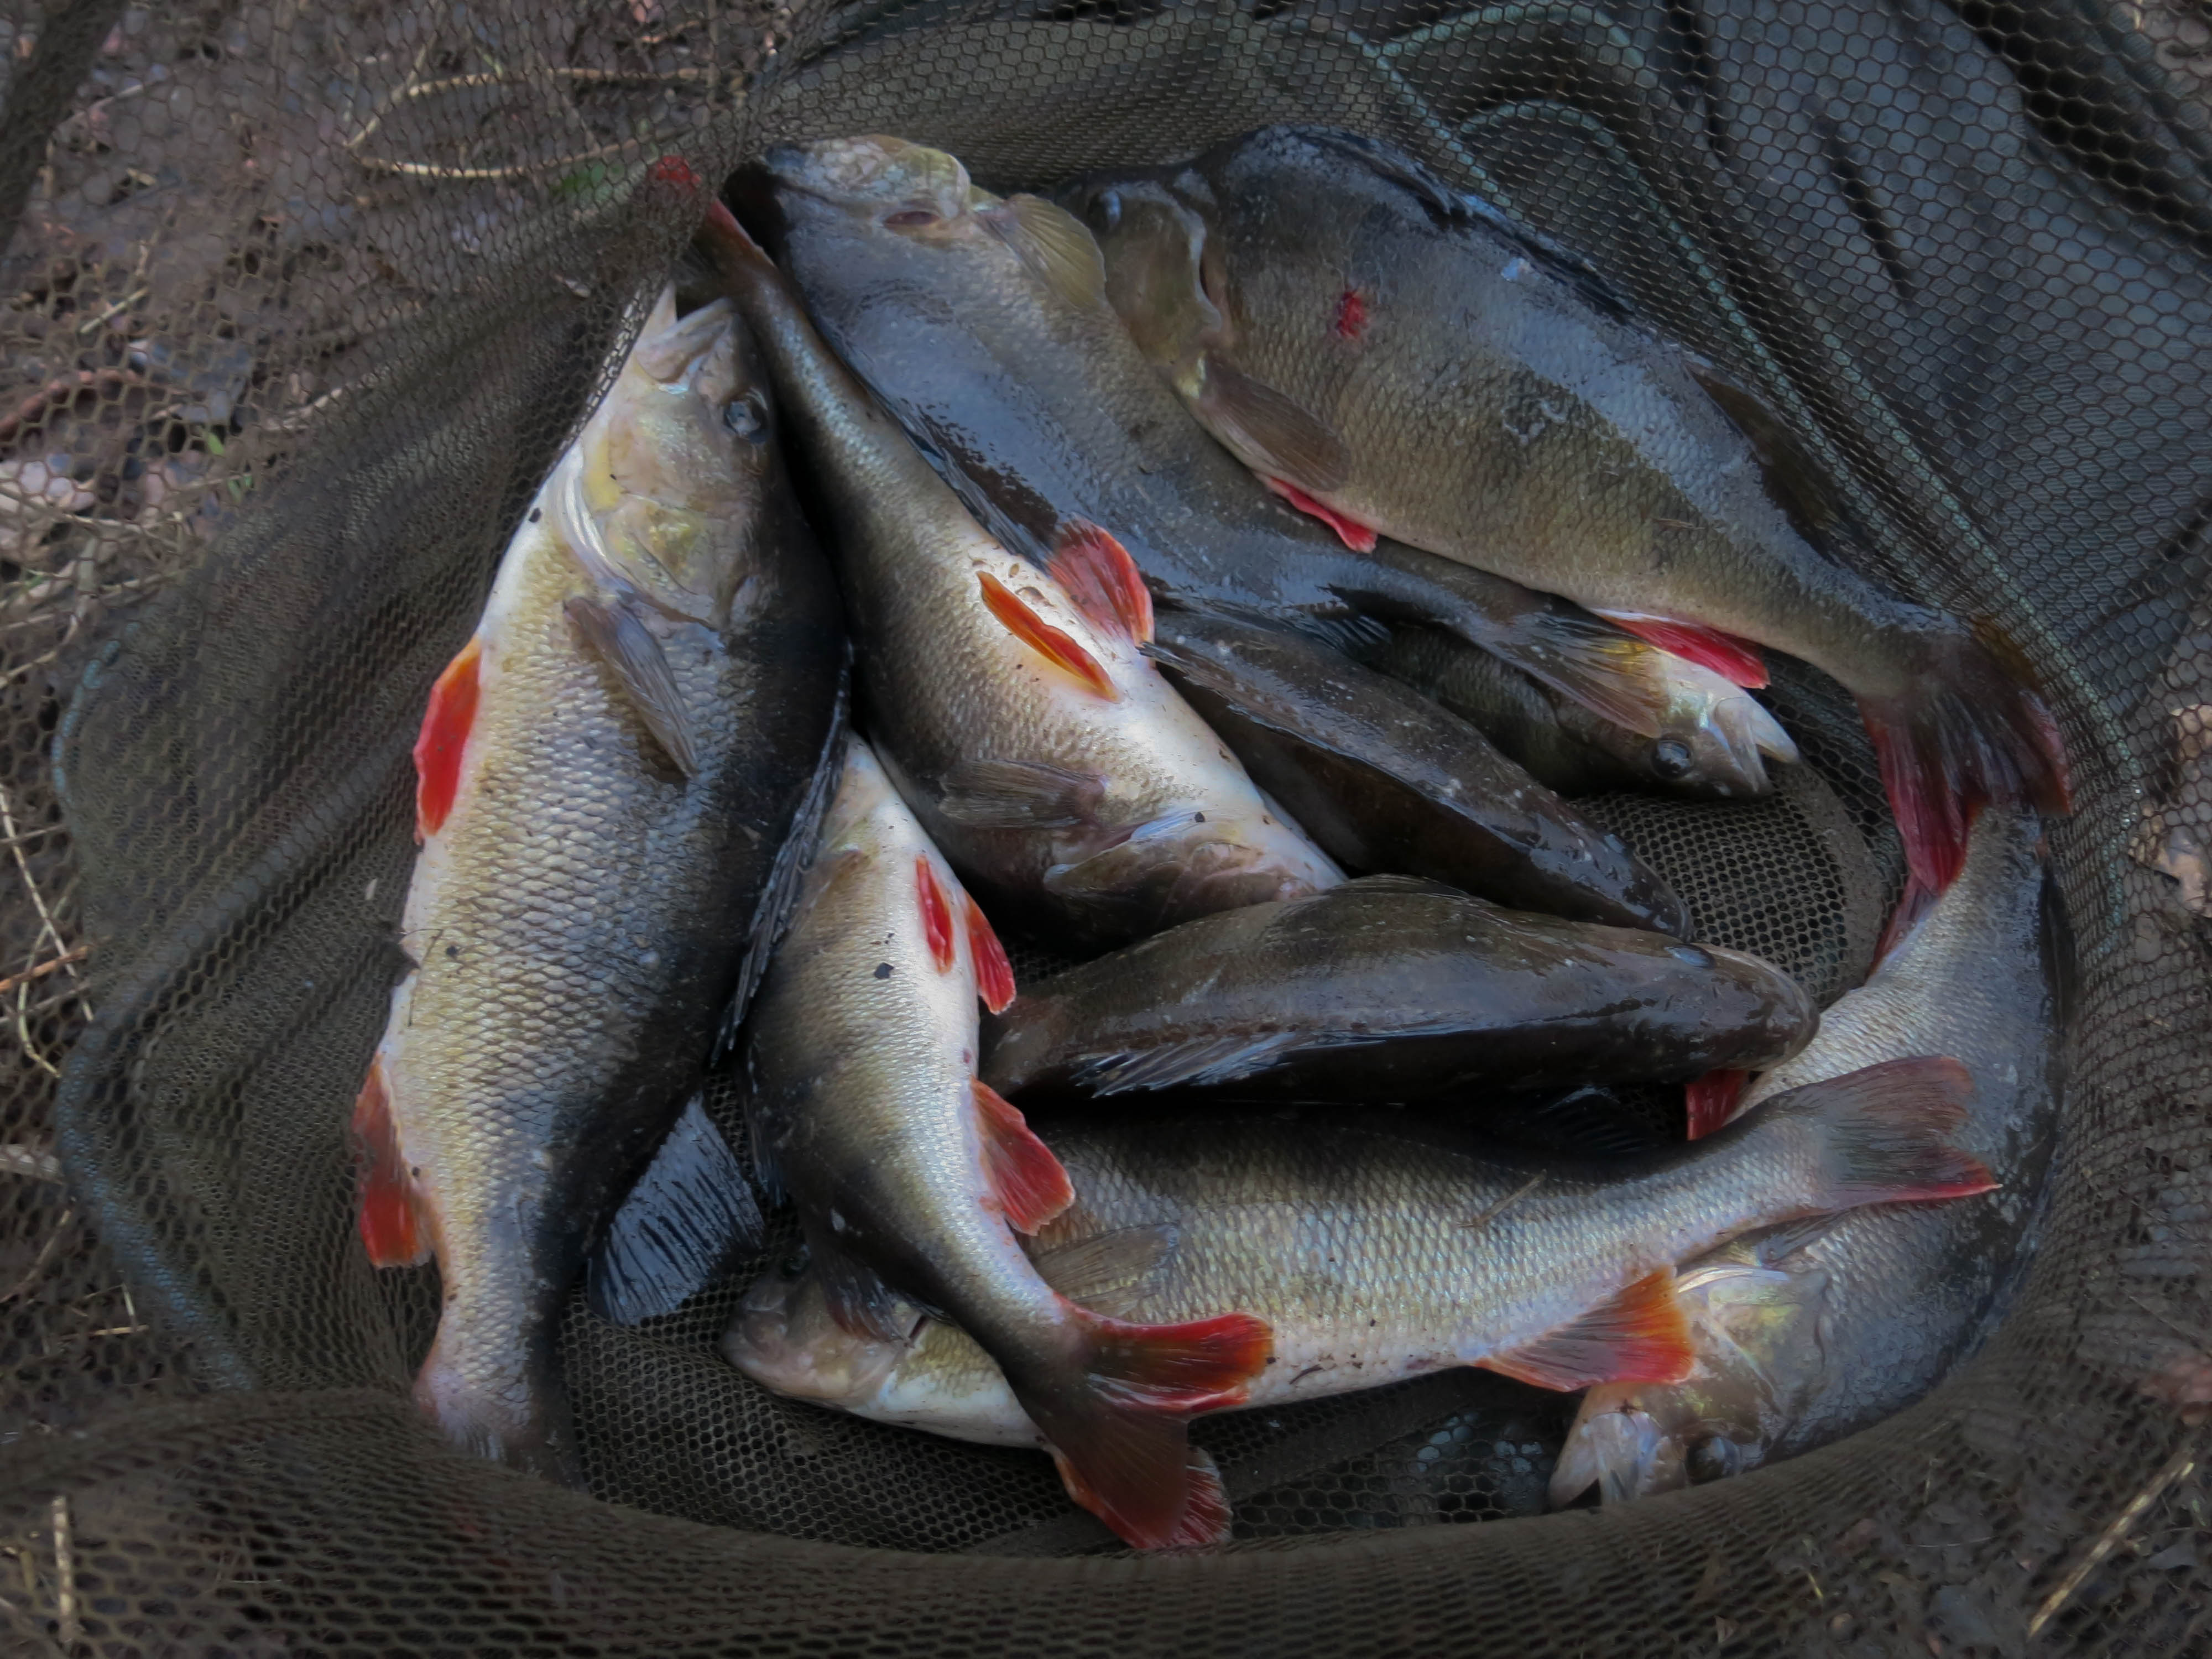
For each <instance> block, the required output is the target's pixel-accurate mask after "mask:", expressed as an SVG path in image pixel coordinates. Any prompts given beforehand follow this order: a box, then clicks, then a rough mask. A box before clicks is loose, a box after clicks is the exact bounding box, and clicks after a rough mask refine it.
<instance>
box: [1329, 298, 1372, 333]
mask: <svg viewBox="0 0 2212 1659" xmlns="http://www.w3.org/2000/svg"><path fill="white" fill-rule="evenodd" d="M1335 328H1336V337H1337V338H1338V339H1340V340H1356V339H1358V337H1360V336H1361V335H1362V334H1364V333H1365V332H1366V331H1367V301H1366V300H1365V298H1364V297H1363V296H1362V295H1361V294H1360V292H1359V290H1358V289H1356V288H1348V289H1345V290H1344V292H1343V293H1341V294H1340V295H1337V299H1336V323H1335Z"/></svg>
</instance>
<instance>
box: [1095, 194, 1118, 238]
mask: <svg viewBox="0 0 2212 1659" xmlns="http://www.w3.org/2000/svg"><path fill="white" fill-rule="evenodd" d="M1091 223H1093V224H1094V225H1097V227H1098V228H1099V229H1101V230H1109V231H1111V230H1119V229H1121V191H1118V190H1102V191H1099V192H1098V194H1097V195H1096V196H1094V197H1091Z"/></svg>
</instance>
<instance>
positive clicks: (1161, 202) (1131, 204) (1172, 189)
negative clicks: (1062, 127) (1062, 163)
mask: <svg viewBox="0 0 2212 1659" xmlns="http://www.w3.org/2000/svg"><path fill="white" fill-rule="evenodd" d="M1202 190H1203V185H1200V191H1202ZM1206 199H1208V198H1207V197H1205V196H1203V195H1200V194H1196V193H1194V192H1192V191H1187V190H1182V189H1178V188H1177V187H1176V185H1175V184H1173V183H1170V182H1168V181H1165V180H1162V179H1153V178H1146V177H1141V176H1139V177H1120V178H1108V179H1096V180H1089V181H1082V182H1079V183H1078V184H1076V185H1073V186H1072V187H1071V188H1070V189H1069V190H1067V191H1064V192H1063V193H1062V194H1061V196H1060V202H1061V204H1062V205H1064V206H1065V207H1066V208H1067V209H1068V210H1069V211H1070V212H1072V213H1073V214H1074V215H1075V216H1077V217H1078V218H1079V219H1081V220H1082V221H1083V222H1084V225H1085V228H1087V229H1089V231H1090V232H1091V237H1092V239H1093V240H1095V241H1097V244H1098V252H1099V255H1100V257H1101V258H1103V260H1104V262H1105V267H1106V299H1107V302H1108V303H1109V305H1111V306H1112V307H1114V311H1115V315H1117V316H1118V317H1120V318H1121V321H1122V323H1123V324H1124V325H1126V326H1127V329H1128V331H1129V333H1130V336H1131V337H1133V339H1134V340H1135V341H1136V343H1137V349H1139V350H1140V351H1141V352H1143V353H1144V354H1145V356H1146V358H1147V359H1148V360H1149V361H1151V362H1153V363H1156V364H1158V365H1159V366H1161V367H1162V368H1166V369H1168V370H1169V371H1170V373H1171V374H1172V373H1178V372H1183V371H1186V370H1187V369H1188V367H1189V366H1190V365H1191V364H1193V363H1194V362H1195V361H1196V359H1197V358H1198V357H1199V356H1200V354H1202V353H1203V352H1204V351H1205V350H1206V348H1207V347H1208V346H1209V345H1212V344H1214V343H1218V341H1219V340H1220V339H1221V338H1222V337H1223V335H1224V333H1225V319H1224V315H1223V311H1222V302H1221V295H1223V292H1224V289H1225V275H1226V274H1225V271H1224V270H1223V268H1222V261H1221V250H1220V247H1219V246H1218V243H1216V242H1214V241H1212V240H1210V239H1209V238H1208V236H1207V234H1206V233H1207V229H1208V223H1207V219H1206V212H1205V210H1204V206H1203V205H1202V204H1203V203H1204V202H1205V201H1206Z"/></svg>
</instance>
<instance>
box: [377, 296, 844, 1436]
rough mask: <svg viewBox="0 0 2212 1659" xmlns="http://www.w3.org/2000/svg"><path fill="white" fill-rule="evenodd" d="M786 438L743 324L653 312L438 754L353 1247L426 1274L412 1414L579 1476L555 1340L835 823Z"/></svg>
mask: <svg viewBox="0 0 2212 1659" xmlns="http://www.w3.org/2000/svg"><path fill="white" fill-rule="evenodd" d="M778 423H779V416H778V412H777V410H776V409H775V404H774V403H773V401H772V400H771V398H769V392H768V391H767V387H766V383H765V380H764V379H763V375H762V374H761V372H760V365H759V362H758V360H757V356H756V355H755V350H754V347H753V344H752V342H751V339H750V336H749V335H748V334H747V333H746V331H745V330H744V326H743V325H742V324H741V323H739V321H738V319H737V317H736V315H735V313H734V312H733V311H732V308H731V307H730V306H729V305H727V304H726V303H719V304H714V305H709V306H708V307H703V308H702V309H700V310H696V311H694V312H692V313H690V314H689V315H687V316H684V317H680V318H679V317H678V316H677V315H676V313H675V308H674V301H673V295H672V291H667V292H664V293H662V295H660V297H659V301H658V303H657V304H655V306H654V307H653V311H652V314H651V315H650V317H649V318H648V319H647V322H646V324H645V327H644V331H643V332H642V333H641V335H640V336H639V337H638V340H637V343H636V345H635V348H634V349H632V350H631V351H630V353H629V356H628V358H627V359H626V360H625V361H624V362H623V364H622V366H621V368H620V371H619V373H618V374H617V376H616V378H615V380H614V383H613V386H611V389H610V390H609V392H607V394H606V396H605V399H604V401H603V402H602V403H601V404H600V405H599V408H598V410H596V411H595V412H594V413H593V414H592V416H591V417H590V418H589V420H588V421H587V422H586V424H585V426H584V428H583V429H582V432H581V434H580V436H579V437H578V438H577V440H576V441H575V442H574V445H573V446H571V447H570V448H569V449H568V451H567V452H566V453H564V454H563V455H562V458H561V459H560V461H559V462H558V464H557V465H556V466H555V468H554V470H553V472H552V474H551V475H550V477H549V478H548V479H547V480H546V482H545V483H544V486H543V488H542V489H540V490H539V491H538V495H537V497H536V499H535V501H533V503H532V506H531V507H530V508H529V511H528V513H527V515H526V518H525V520H524V521H523V523H522V524H521V525H520V526H519V527H518V529H517V530H516V532H515V533H514V536H513V540H512V541H511V542H510V544H508V546H507V550H506V552H505V554H504V556H502V558H501V562H500V565H499V569H498V574H497V575H496V577H495V581H494V584H493V586H492V590H491V595H490V599H489V603H488V604H487V605H486V606H485V608H484V611H483V617H482V619H481V620H480V621H479V623H477V629H476V630H475V632H474V634H473V635H471V638H470V639H469V641H468V642H467V644H466V645H465V646H464V647H462V649H461V651H460V653H459V654H458V655H457V656H456V657H455V658H454V659H453V661H452V663H451V664H450V665H448V666H447V668H446V670H445V671H443V673H441V675H440V676H439V678H438V679H437V682H436V684H435V686H434V687H433V688H432V690H431V692H430V696H429V704H428V711H427V712H426V714H424V717H423V721H422V730H421V733H420V735H419V737H418V738H417V740H416V747H415V763H416V795H415V804H416V835H417V837H418V839H419V840H420V841H421V843H422V850H421V851H420V853H419V854H417V855H416V862H415V869H414V874H413V878H412V880H411V883H410V886H409V888H408V892H407V899H406V904H405V909H404V915H403V917H402V921H401V928H400V934H399V944H400V946H401V948H402V950H403V951H404V953H405V955H406V957H407V958H408V960H409V963H410V966H409V969H408V970H407V972H406V974H405V975H404V978H403V979H402V980H401V981H400V982H399V984H398V987H397V988H396V989H395V990H394V991H393V993H392V1009H391V1017H390V1020H389V1023H388V1024H387V1025H386V1029H385V1031H384V1034H383V1036H382V1037H381V1038H380V1041H379V1042H378V1045H377V1048H376V1052H375V1056H374V1060H373V1061H372V1063H371V1065H370V1066H369V1070H368V1080H367V1082H366V1083H365V1085H363V1087H362V1091H361V1094H360V1097H359V1098H358V1099H357V1100H356V1103H355V1106H354V1110H353V1115H352V1121H351V1133H352V1137H353V1139H354V1141H355V1144H356V1148H357V1152H358V1158H359V1168H360V1205H359V1231H360V1234H361V1237H362V1243H363V1244H364V1245H365V1247H366V1248H367V1249H368V1255H369V1259H370V1261H373V1262H374V1263H375V1264H376V1265H377V1266H379V1267H398V1266H404V1265H409V1264H413V1263H418V1262H422V1261H428V1260H430V1259H432V1258H433V1257H435V1260H436V1261H437V1264H438V1268H439V1273H440V1278H441V1282H442V1284H443V1286H444V1301H443V1305H442V1308H441V1312H440V1315H439V1320H438V1330H437V1336H436V1340H435V1341H434V1343H433V1344H432V1346H431V1349H430V1352H429V1355H428V1358H427V1359H426V1360H425V1361H424V1363H423V1365H422V1370H421V1372H420V1374H419V1375H418V1376H417V1377H416V1383H415V1390H414V1392H415V1398H416V1401H417V1402H418V1403H419V1404H420V1405H421V1406H422V1408H423V1409H424V1410H425V1411H427V1412H428V1413H429V1414H430V1415H431V1416H432V1417H433V1418H434V1419H435V1420H436V1422H437V1423H438V1424H439V1425H440V1426H441V1428H442V1429H443V1430H444V1431H445V1433H446V1434H447V1437H449V1438H450V1439H452V1440H453V1441H454V1442H455V1443H458V1444H459V1445H462V1446H465V1447H467V1448H469V1449H471V1450H474V1451H477V1452H479V1453H481V1454H483V1455H487V1456H489V1457H492V1458H495V1459H496V1460H498V1461H500V1462H506V1463H508V1464H511V1465H513V1466H514V1467H517V1468H525V1469H529V1470H532V1471H534V1472H537V1473H539V1474H546V1475H550V1476H553V1477H556V1478H573V1477H574V1474H575V1469H576V1465H575V1447H574V1431H573V1428H572V1425H571V1422H570V1418H569V1413H568V1404H567V1400H566V1396H565V1394H564V1393H563V1391H562V1387H561V1385H560V1383H559V1380H558V1377H557V1375H556V1365H555V1360H554V1354H553V1326H554V1320H555V1317H556V1314H557V1312H558V1310H559V1309H560V1306H561V1304H562V1299H563V1298H564V1297H566V1296H567V1294H568V1291H569V1289H570V1287H571V1285H573V1283H574V1280H575V1279H576V1278H577V1276H578V1274H579V1273H580V1269H581V1267H582V1266H583V1263H584V1261H585V1259H586V1255H587V1253H588V1252H589V1250H590V1249H591V1247H592V1243H593V1242H594V1240H595V1238H596V1237H597V1236H598V1235H599V1233H600V1231H602V1230H603V1229H604V1227H605V1225H606V1223H607V1219H608V1217H609V1215H610V1213H611V1211H612V1210H613V1208H614V1206H615V1204H616V1202H617V1200H620V1198H621V1197H622V1195H623V1190H624V1188H626V1186H627V1185H628V1184H629V1182H630V1181H631V1179H632V1178H633V1177H635V1176H636V1175H637V1174H638V1173H639V1171H640V1170H641V1168H642V1167H643V1165H644V1164H645V1163H646V1161H647V1158H648V1157H649V1156H650V1155H651V1154H652V1153H653V1148H654V1145H655V1143H656V1142H658V1141H659V1139H661V1137H662V1136H663V1134H664V1133H665V1132H666V1131H667V1130H668V1129H669V1127H670V1126H671V1124H672V1123H673V1122H674V1121H676V1119H677V1117H678V1112H679V1110H680V1109H681V1108H682V1107H683V1105H684V1101H685V1099H686V1097H687V1096H688V1095H689V1094H690V1092H691V1091H693V1089H694V1088H695V1087H696V1084H697V1082H698V1080H699V1079H700V1078H701V1076H702V1074H703V1073H704V1070H705V1067H706V1065H707V1062H708V1056H709V1052H710V1050H711V1049H712V1048H713V1047H714V1043H715V1041H716V1039H717V1036H718V1031H719V1029H720V1026H721V1025H722V1024H725V1023H726V1022H728V1021H730V1020H732V1019H733V1018H736V1017H737V1016H738V1015H739V1014H741V1013H742V1012H743V1008H744V1002H745V1000H746V998H747V996H748V994H749V993H750V988H751V987H752V985H753V984H754V983H755V982H757V978H758V975H759V971H760V967H761V964H762V962H763V959H764V955H765V951H766V950H767V948H768V946H769V945H770V944H771V943H772V942H773V939H774V935H775V932H776V930H777V929H778V927H780V926H781V920H782V918H783V916H784V915H787V912H788V909H789V904H790V901H791V897H792V896H793V893H795V891H796V880H797V866H798V863H799V860H800V859H801V858H803V856H804V853H805V848H806V847H808V846H810V845H811V841H812V834H813V829H814V825H815V823H816V822H817V821H818V818H819V815H820V811H821V808H822V806H823V804H824V803H825V802H826V799H827V793H826V791H827V784H828V781H829V776H830V772H829V759H830V757H831V752H832V749H833V745H834V741H835V738H836V733H837V732H838V730H839V729H840V727H841V726H842V719H843V702H844V690H843V688H844V684H845V674H846V647H845V642H844V635H843V629H842V623H841V620H840V617H839V613H838V603H837V596H836V588H835V586H834V585H833V581H832V578H831V575H830V571H829V565H828V563H827V562H826V561H825V560H824V559H823V556H822V554H821V550H820V549H819V548H818V547H817V545H816V544H815V542H814V539H813V538H812V536H811V533H810V532H809V531H808V529H807V526H806V522H805V519H804V518H803V517H802V516H801V514H800V512H799V505H798V502H797V500H796V498H795V497H794V496H793V494H792V490H791V485H790V481H789V478H788V477H787V474H786V472H785V470H784V463H783V460H782V453H781V444H780V441H779V437H778ZM709 1133H711V1131H710V1132H709Z"/></svg>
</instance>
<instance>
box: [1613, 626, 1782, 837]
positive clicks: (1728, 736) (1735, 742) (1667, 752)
mask: <svg viewBox="0 0 2212 1659" xmlns="http://www.w3.org/2000/svg"><path fill="white" fill-rule="evenodd" d="M1617 651H1618V653H1619V654H1620V656H1621V657H1622V658H1623V659H1626V665H1625V666H1624V668H1623V670H1622V672H1623V675H1624V678H1633V679H1636V680H1640V681H1644V682H1645V683H1647V684H1650V686H1651V688H1652V701H1653V702H1654V703H1655V704H1656V708H1657V710H1658V713H1657V715H1656V723H1657V725H1658V728H1659V729H1658V730H1657V731H1656V732H1650V733H1647V732H1637V731H1632V730H1631V729H1630V728H1629V727H1627V726H1615V725H1613V724H1612V723H1611V722H1609V721H1592V722H1590V723H1589V738H1590V740H1591V741H1593V742H1595V743H1596V744H1598V745H1599V746H1600V747H1601V748H1602V749H1604V750H1606V752H1607V753H1608V754H1610V755H1612V756H1613V758H1614V759H1616V760H1618V761H1620V763H1623V764H1624V765H1626V766H1627V767H1628V768H1629V769H1631V770H1632V771H1634V772H1635V773H1636V774H1637V775H1639V776H1641V777H1643V778H1644V779H1645V780H1646V781H1648V782H1650V784H1651V785H1652V786H1653V787H1655V788H1657V789H1660V790H1663V791H1665V792H1667V793H1670V794H1681V795H1689V796H1694V797H1698V798H1701V799H1723V800H1740V799H1749V798H1750V797H1752V796H1754V795H1763V794H1765V793H1767V792H1768V791H1769V790H1770V789H1771V787H1772V784H1771V781H1770V779H1769V778H1768V776H1767V771H1766V763H1767V762H1768V761H1769V760H1773V761H1778V762H1781V763H1784V764H1785V765H1787V764H1793V763H1795V762H1796V760H1797V758H1798V756H1797V745H1796V743H1794V742H1793V741H1791V739H1790V733H1789V732H1786V731H1784V729H1783V727H1782V723H1781V722H1780V721H1779V720H1776V719H1775V718H1774V716H1773V715H1772V714H1769V713H1768V712H1767V710H1766V708H1765V705H1764V704H1762V703H1761V702H1759V699H1758V698H1756V697H1754V696H1752V695H1751V693H1750V692H1748V691H1747V690H1744V689H1743V688H1742V687H1741V686H1740V685H1737V684H1734V683H1733V682H1732V681H1730V680H1729V679H1727V678H1724V677H1723V676H1722V675H1720V674H1717V673H1716V672H1714V671H1712V670H1711V669H1710V668H1707V667H1705V665H1703V664H1701V663H1694V662H1692V661H1690V660H1689V659H1687V658H1686V657H1680V656H1677V655H1675V654H1674V653H1672V652H1669V651H1662V650H1659V649H1657V648H1656V647H1652V646H1650V645H1647V644H1645V643H1644V642H1643V641H1636V640H1624V641H1621V642H1620V645H1619V646H1618V647H1617Z"/></svg>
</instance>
